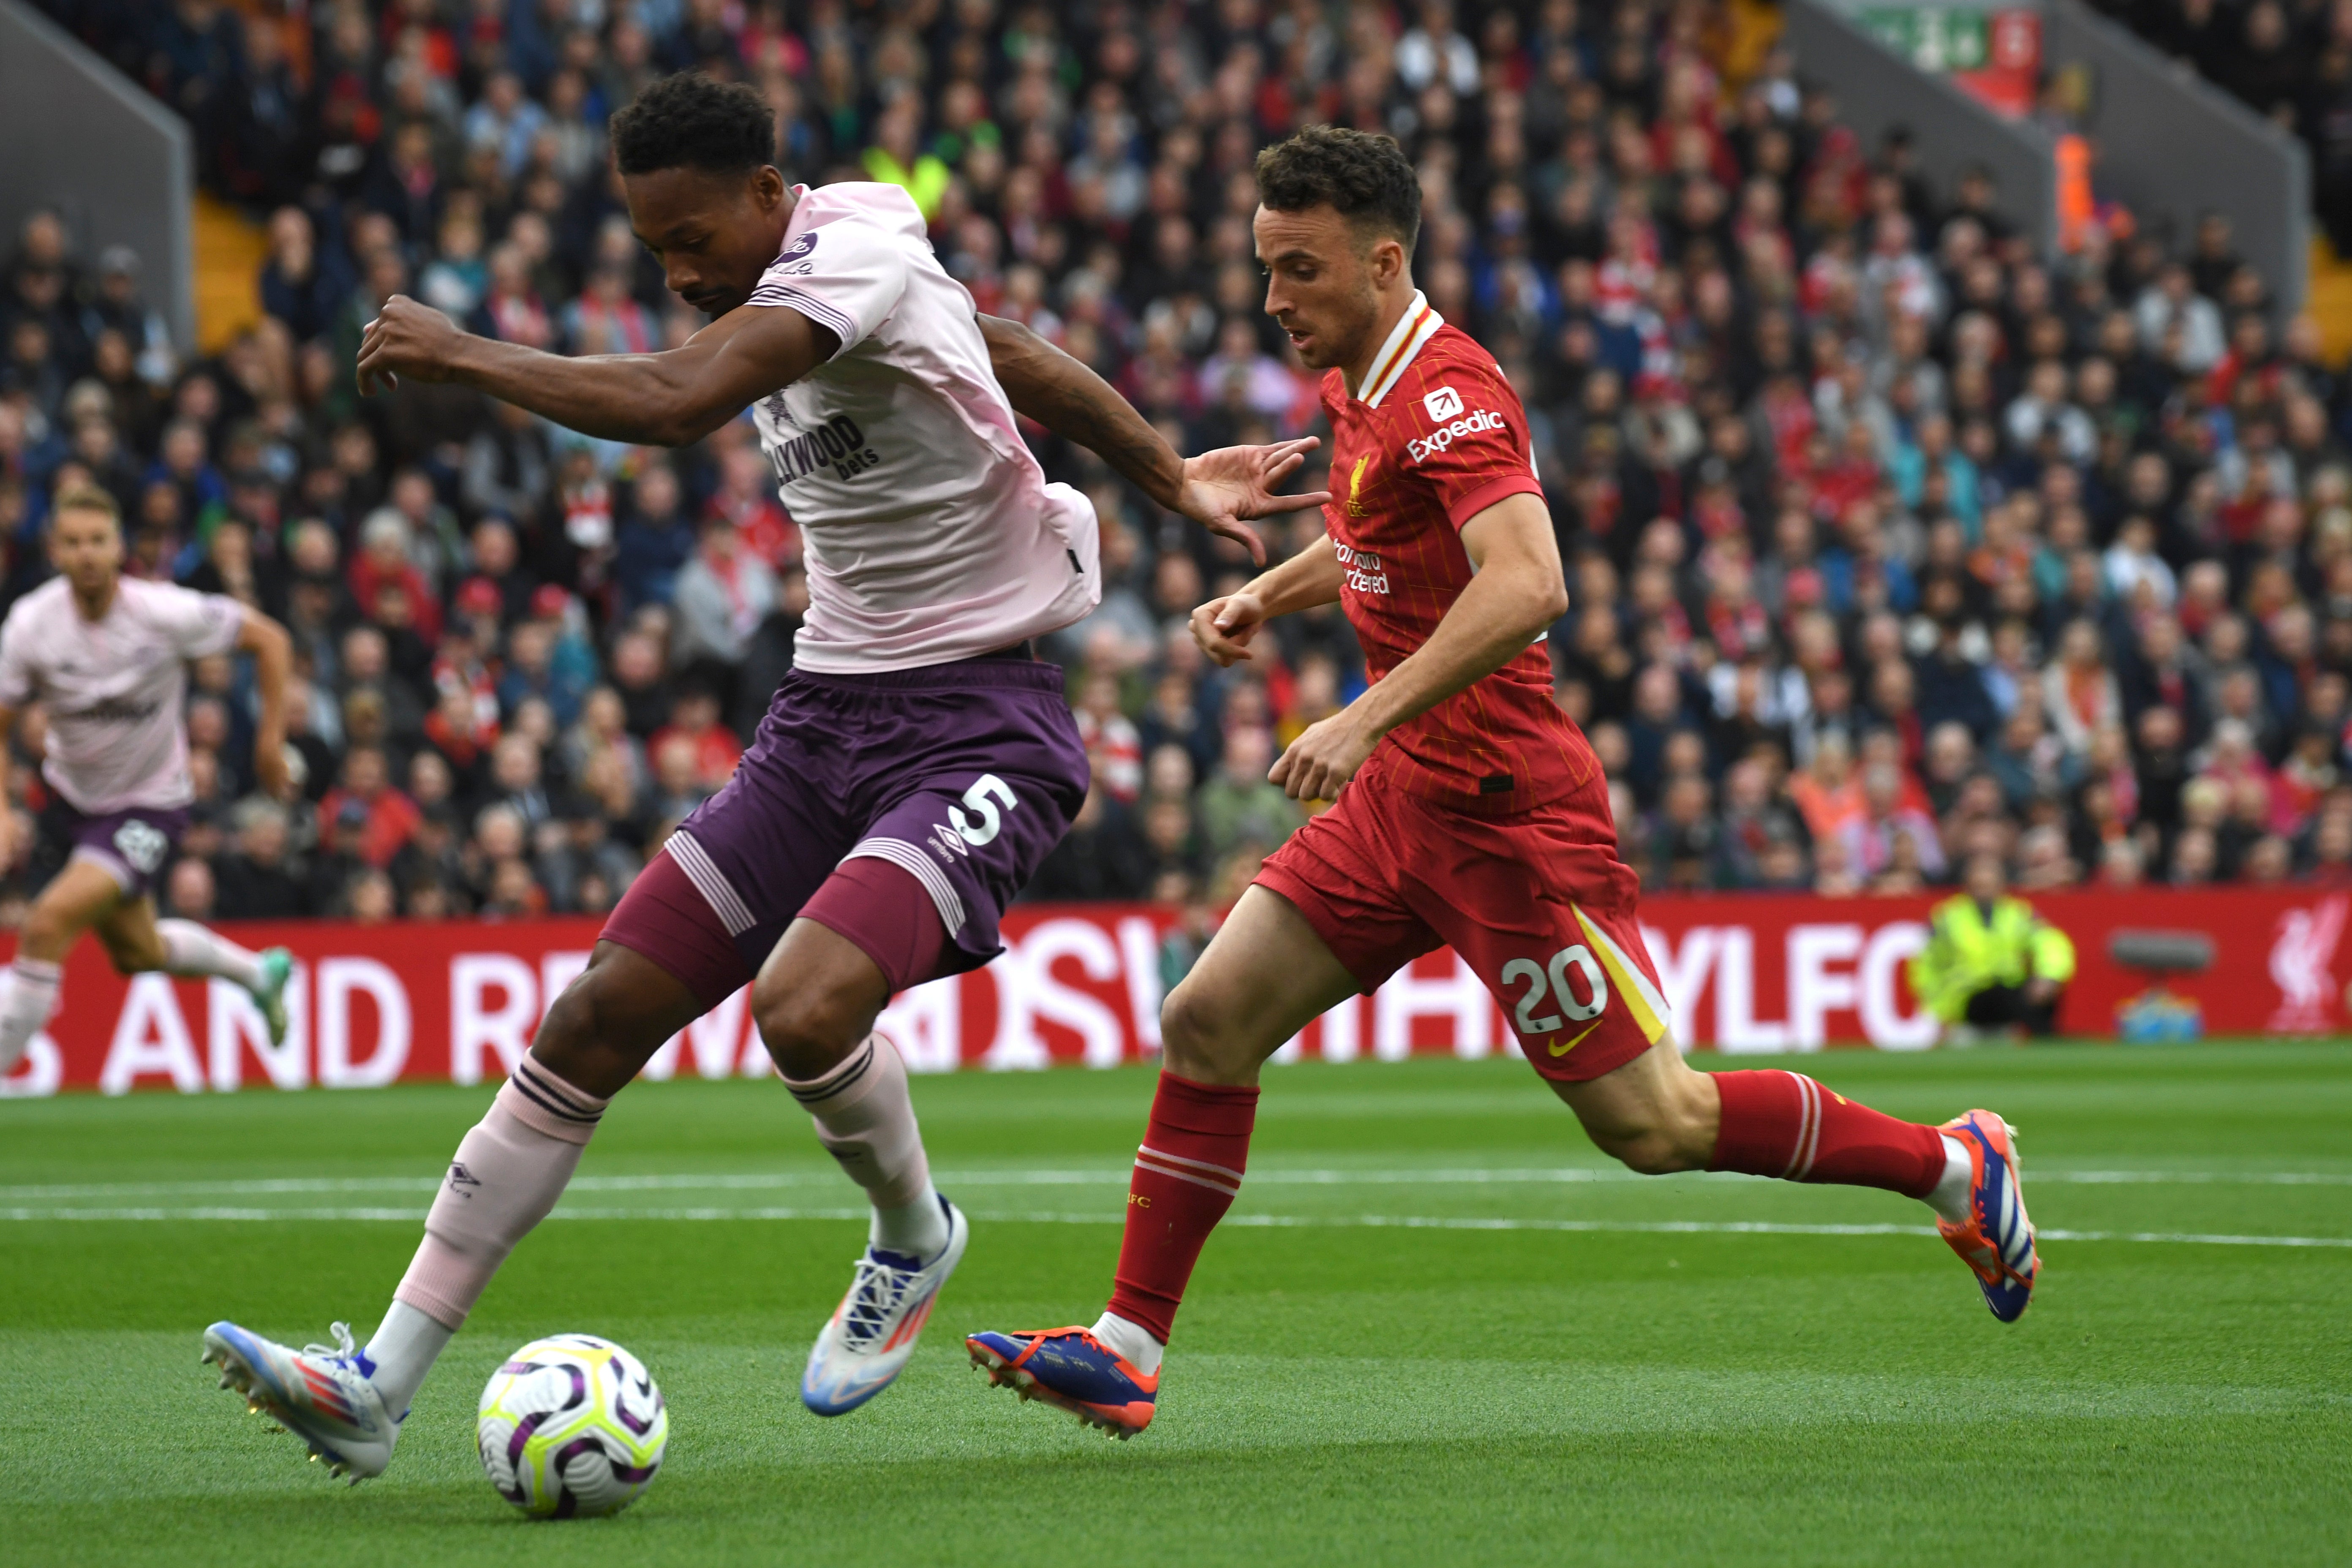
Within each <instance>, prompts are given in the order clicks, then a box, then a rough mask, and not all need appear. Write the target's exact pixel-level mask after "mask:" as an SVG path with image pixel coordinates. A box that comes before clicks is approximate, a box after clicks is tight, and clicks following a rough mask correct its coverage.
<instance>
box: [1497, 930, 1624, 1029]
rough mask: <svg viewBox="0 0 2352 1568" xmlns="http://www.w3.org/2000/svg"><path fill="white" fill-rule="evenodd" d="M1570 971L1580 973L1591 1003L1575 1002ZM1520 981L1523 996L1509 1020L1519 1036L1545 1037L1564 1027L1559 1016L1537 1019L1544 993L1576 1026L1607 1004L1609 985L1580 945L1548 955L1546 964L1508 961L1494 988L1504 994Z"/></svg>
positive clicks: (1593, 959) (1527, 959)
mask: <svg viewBox="0 0 2352 1568" xmlns="http://www.w3.org/2000/svg"><path fill="white" fill-rule="evenodd" d="M1570 969H1580V970H1582V971H1583V972H1584V980H1585V988H1586V989H1587V990H1589V991H1591V993H1592V1000H1591V1001H1590V1002H1579V1001H1578V1000H1577V999H1576V994H1575V993H1574V992H1573V991H1570V989H1569V987H1568V973H1569V971H1570ZM1521 980H1525V981H1526V982H1528V991H1527V994H1526V995H1524V996H1522V997H1520V998H1519V1000H1518V1003H1517V1005H1516V1006H1514V1007H1513V1008H1512V1009H1511V1019H1512V1021H1513V1022H1514V1023H1516V1024H1517V1025H1518V1026H1519V1033H1520V1034H1522V1035H1549V1034H1550V1033H1551V1032H1552V1031H1553V1030H1555V1029H1562V1028H1566V1027H1567V1023H1566V1022H1565V1021H1564V1020H1562V1019H1561V1017H1560V1016H1559V1013H1546V1014H1544V1015H1543V1016H1540V1017H1538V1016H1537V1015H1536V1009H1537V1008H1538V1007H1540V1006H1542V1005H1544V1002H1545V1000H1546V999H1547V993H1549V996H1550V997H1552V998H1556V999H1557V1002H1558V1005H1559V1010H1560V1013H1565V1014H1567V1015H1568V1016H1569V1017H1570V1018H1571V1019H1574V1020H1575V1021H1577V1022H1578V1023H1581V1022H1583V1021H1584V1020H1585V1019H1587V1018H1597V1017H1599V1016H1601V1009H1602V1008H1604V1007H1606V1006H1608V1005H1609V982H1608V980H1607V979H1606V978H1605V977H1603V976H1602V974H1601V964H1600V963H1599V961H1598V960H1596V959H1595V958H1594V957H1593V956H1592V952H1591V949H1590V948H1587V947H1586V946H1585V945H1584V944H1583V943H1582V942H1578V943H1577V944H1576V945H1575V946H1573V947H1563V948H1561V949H1560V950H1559V952H1555V953H1553V954H1552V955H1551V962H1550V963H1548V964H1538V963H1536V961H1535V960H1534V959H1532V958H1515V959H1513V960H1511V962H1510V963H1507V964H1505V965H1503V975H1502V980H1501V982H1500V984H1498V985H1497V987H1496V989H1498V990H1501V991H1504V992H1508V991H1509V990H1510V988H1511V987H1512V986H1513V985H1514V984H1517V983H1518V982H1519V981H1521Z"/></svg>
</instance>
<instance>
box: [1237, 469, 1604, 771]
mask: <svg viewBox="0 0 2352 1568" xmlns="http://www.w3.org/2000/svg"><path fill="white" fill-rule="evenodd" d="M1462 542H1463V546H1464V548H1465V549H1466V550H1467V551H1468V552H1469V553H1470V559H1471V560H1472V562H1473V563H1475V564H1476V565H1477V567H1478V573H1477V575H1475V576H1474V577H1473V578H1471V579H1470V582H1469V584H1468V585H1467V586H1465V588H1464V589H1463V590H1462V592H1461V594H1460V595H1457V596H1456V597H1455V599H1454V604H1453V605H1452V607H1451V608H1449V609H1448V610H1447V611H1446V612H1445V616H1444V619H1442V620H1440V621H1439V622H1438V623H1437V629H1436V630H1435V631H1434V632H1433V633H1431V634H1430V637H1429V640H1428V641H1427V642H1425V643H1423V645H1422V646H1421V647H1418V648H1416V649H1415V650H1413V652H1412V655H1411V656H1410V657H1408V658H1405V659H1403V660H1402V662H1400V663H1399V664H1398V665H1397V666H1396V667H1395V668H1393V669H1391V670H1390V671H1389V672H1388V674H1387V675H1385V676H1383V677H1381V679H1379V680H1377V681H1374V682H1373V683H1372V685H1371V686H1370V688H1369V689H1367V690H1366V691H1365V692H1364V694H1363V695H1362V696H1361V697H1359V698H1357V699H1356V700H1355V701H1353V702H1351V703H1349V705H1348V706H1347V707H1346V708H1344V709H1342V710H1339V712H1337V713H1335V714H1333V715H1332V716H1331V717H1330V718H1328V719H1325V720H1323V721H1320V722H1318V723H1315V724H1311V725H1309V726H1308V727H1307V731H1306V732H1305V733H1303V734H1301V735H1300V736H1299V737H1298V739H1297V740H1296V741H1293V742H1291V743H1290V747H1289V749H1288V750H1286V751H1285V752H1283V753H1282V755H1281V756H1280V757H1279V758H1277V759H1276V762H1275V764H1274V766H1273V768H1272V769H1271V770H1269V772H1268V773H1267V774H1266V776H1267V777H1268V778H1270V779H1272V780H1273V781H1274V782H1275V783H1276V784H1280V785H1282V787H1283V789H1284V790H1285V791H1286V793H1287V794H1289V795H1291V796H1292V797H1293V798H1294V799H1297V800H1328V799H1331V798H1333V797H1334V796H1336V795H1338V794H1339V790H1340V787H1341V786H1342V785H1344V784H1346V783H1347V782H1348V781H1349V779H1350V778H1353V777H1354V776H1355V773H1356V770H1357V769H1358V768H1360V767H1361V766H1363V764H1364V762H1365V759H1367V758H1368V757H1370V755H1371V753H1372V748H1373V747H1375V746H1377V745H1379V744H1380V742H1381V737H1382V736H1384V735H1386V734H1387V733H1388V732H1389V731H1391V730H1393V729H1395V728H1396V727H1397V726H1398V725H1400V724H1402V723H1403V722H1404V721H1407V720H1408V719H1412V718H1415V717H1417V716H1418V715H1420V714H1423V713H1425V712H1427V711H1428V710H1430V709H1432V708H1434V707H1436V706H1437V705H1438V704H1439V703H1440V702H1443V701H1444V700H1446V699H1447V698H1449V697H1451V696H1453V695H1454V693H1455V692H1457V691H1460V690H1462V689H1465V688H1466V687H1468V686H1470V685H1471V684H1472V683H1473V682H1475V681H1477V680H1479V679H1483V678H1485V677H1486V676H1489V675H1492V674H1494V673H1495V671H1496V670H1498V669H1500V668H1503V666H1504V665H1506V664H1508V663H1509V662H1510V661H1511V660H1512V659H1514V658H1517V657H1518V656H1519V655H1520V654H1521V653H1523V652H1525V651H1526V650H1527V647H1528V644H1530V643H1532V642H1533V641H1534V640H1535V638H1536V635H1537V634H1538V633H1539V632H1541V631H1542V630H1543V629H1544V628H1545V627H1547V626H1550V625H1551V623H1552V622H1554V621H1556V620H1558V619H1559V617H1560V616H1562V615H1564V614H1566V613H1567V610H1568V586H1567V584H1566V582H1565V580H1564V579H1563V577H1562V575H1561V573H1560V566H1559V544H1558V542H1556V541H1555V540H1554V539H1553V537H1552V531H1551V515H1550V513H1549V512H1548V511H1546V510H1545V509H1544V505H1543V502H1542V501H1540V500H1537V499H1536V498H1535V497H1533V496H1530V495H1516V496H1510V497H1507V498H1506V499H1505V500H1501V501H1498V502H1496V504H1495V505H1493V506H1491V507H1488V508H1487V509H1486V510H1484V511H1482V512H1480V513H1479V514H1478V515H1477V516H1475V517H1474V518H1472V519H1471V520H1470V521H1469V522H1467V523H1466V524H1465V525H1464V526H1463V530H1462ZM1269 575H1270V574H1269Z"/></svg>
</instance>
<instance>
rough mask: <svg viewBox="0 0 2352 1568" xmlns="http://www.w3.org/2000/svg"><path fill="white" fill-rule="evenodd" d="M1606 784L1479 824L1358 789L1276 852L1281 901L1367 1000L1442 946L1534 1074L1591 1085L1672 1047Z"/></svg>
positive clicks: (1374, 774) (1366, 777)
mask: <svg viewBox="0 0 2352 1568" xmlns="http://www.w3.org/2000/svg"><path fill="white" fill-rule="evenodd" d="M1609 822H1610V816H1609V796H1608V787H1607V785H1606V784H1605V783H1604V782H1603V781H1602V779H1601V774H1600V773H1594V774H1593V776H1592V777H1591V779H1589V780H1588V781H1586V782H1585V783H1584V784H1582V785H1580V786H1579V787H1578V789H1577V790H1576V792H1575V793H1574V794H1572V795H1568V796H1567V797H1565V798H1564V799H1561V800H1558V801H1555V802H1553V803H1551V804H1550V805H1539V806H1537V807H1535V808H1534V809H1532V810H1529V811H1524V812H1519V813H1517V814H1515V815H1513V816H1496V817H1475V816H1464V815H1462V814H1460V813H1458V812H1454V811H1449V810H1447V809H1446V808H1444V806H1442V805H1435V804H1433V803H1432V802H1429V801H1426V800H1423V799H1420V798H1418V797H1416V796H1413V795H1407V794H1405V793H1404V792H1403V791H1402V790H1401V789H1398V788H1396V787H1394V786H1393V785H1392V784H1389V783H1388V782H1387V780H1386V776H1385V770H1368V772H1367V773H1359V774H1358V775H1357V776H1356V778H1355V779H1354V780H1353V781H1352V782H1350V783H1349V785H1348V787H1347V788H1345V789H1343V790H1341V791H1340V792H1339V804H1338V805H1334V806H1333V807H1332V808H1331V809H1330V810H1328V811H1327V812H1325V813H1323V815H1322V816H1318V817H1316V818H1315V819H1314V820H1312V821H1311V822H1309V823H1307V826H1304V827H1302V828H1300V829H1299V830H1298V831H1297V833H1294V834H1292V835H1291V836H1290V839H1289V841H1288V842H1287V843H1286V844H1285V845H1283V847H1281V848H1279V849H1277V850H1276V851H1275V852H1274V854H1273V855H1272V856H1271V857H1269V858H1267V860H1266V862H1265V868H1264V869H1263V870H1261V871H1260V872H1259V873H1258V876H1257V880H1258V882H1259V883H1261V884H1262V885H1264V886H1265V888H1266V889H1269V890H1271V891H1273V892H1276V893H1278V894H1280V895H1281V896H1282V897H1283V898H1284V899H1286V900H1288V901H1289V902H1290V903H1291V904H1293V905H1295V906H1296V907H1297V910H1298V912H1299V913H1300V914H1302V915H1304V916H1306V917H1307V924H1308V925H1309V926H1311V927H1313V928H1314V931H1315V934H1316V935H1317V936H1318V937H1320V938H1321V939H1322V940H1323V943H1324V945H1325V946H1327V947H1328V948H1329V949H1330V950H1331V952H1333V953H1334V954H1335V955H1337V956H1338V958H1339V962H1340V963H1343V964H1345V965H1346V966H1347V968H1348V971H1349V973H1351V974H1353V975H1354V976H1355V977H1356V984H1358V985H1360V987H1362V988H1363V990H1364V991H1365V992H1366V993H1367V994H1370V992H1372V991H1374V990H1377V989H1378V988H1379V986H1380V984H1381V982H1382V981H1384V980H1386V979H1387V978H1388V977H1389V976H1390V975H1391V974H1393V973H1396V972H1397V971H1398V970H1399V969H1401V968H1402V967H1403V966H1404V965H1405V964H1407V963H1411V962H1412V960H1414V959H1416V958H1418V957H1420V956H1421V955H1422V954H1423V953H1424V952H1432V951H1433V950H1435V949H1436V948H1438V947H1440V946H1450V947H1452V948H1453V949H1454V952H1456V953H1458V954H1460V955H1461V956H1462V957H1463V958H1464V959H1465V960H1466V961H1467V962H1468V963H1469V965H1470V967H1471V969H1472V971H1473V972H1475V973H1476V974H1477V975H1478V977H1479V978H1480V979H1482V980H1484V981H1485V982H1486V988H1487V989H1488V990H1490V991H1492V992H1493V993H1494V994H1495V998H1496V1001H1497V1002H1499V1003H1501V1004H1502V1008H1503V1016H1504V1017H1505V1018H1506V1019H1507V1020H1508V1022H1509V1024H1510V1026H1511V1028H1513V1029H1514V1030H1515V1031H1517V1035H1518V1038H1519V1049H1520V1050H1521V1051H1522V1052H1524V1053H1525V1054H1526V1056H1527V1058H1528V1062H1529V1063H1530V1064H1532V1065H1533V1066H1534V1068H1535V1069H1536V1071H1537V1072H1538V1073H1540V1074H1542V1075H1543V1076H1544V1077H1545V1078H1548V1079H1559V1080H1560V1081H1562V1082H1566V1083H1584V1082H1587V1081H1590V1080H1591V1079H1596V1078H1599V1077H1600V1076H1601V1074H1603V1073H1606V1072H1611V1071H1613V1070H1615V1069H1616V1068H1621V1067H1623V1066H1624V1065H1625V1064H1626V1063H1627V1062H1630V1061H1632V1060H1633V1058H1635V1057H1638V1056H1640V1055H1641V1054H1642V1053H1643V1051H1646V1050H1648V1049H1649V1048H1650V1047H1651V1046H1653V1045H1654V1044H1655V1043H1656V1042H1657V1041H1658V1040H1659V1039H1660V1038H1661V1037H1664V1034H1665V1032H1666V1004H1665V998H1664V994H1663V993H1662V992H1661V991H1660V989H1659V986H1658V975H1657V971H1656V969H1655V968H1654V966H1653V965H1652V963H1650V950H1649V948H1648V946H1647V944H1645V943H1644V942H1643V941H1642V932H1641V927H1640V925H1639V923H1638V922H1637V921H1636V920H1635V917H1634V899H1635V894H1636V891H1637V889H1639V887H1640V885H1641V879H1639V878H1638V877H1636V876H1635V875H1634V874H1633V870H1632V869H1631V868H1628V867H1627V866H1626V865H1625V863H1624V862H1623V861H1622V860H1620V859H1619V858H1617V846H1616V842H1615V834H1614V832H1613V831H1612V829H1611V827H1610V826H1609Z"/></svg>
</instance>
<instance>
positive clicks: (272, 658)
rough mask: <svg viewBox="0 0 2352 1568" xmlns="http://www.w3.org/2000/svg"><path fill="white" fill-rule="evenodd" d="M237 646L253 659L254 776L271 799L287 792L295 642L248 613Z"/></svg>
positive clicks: (283, 631)
mask: <svg viewBox="0 0 2352 1568" xmlns="http://www.w3.org/2000/svg"><path fill="white" fill-rule="evenodd" d="M236 646H237V647H239V648H240V649H242V650H244V651H245V652H247V653H250V654H251V655H253V684H254V687H255V689H257V691H258V692H259V693H260V695H261V712H260V714H259V716H258V718H257V720H256V721H255V723H254V726H253V775H254V778H255V780H256V781H257V782H258V783H259V784H260V785H261V787H262V788H263V789H264V790H265V791H266V792H268V794H270V795H284V794H285V793H286V789H287V765H286V678H287V677H288V676H289V675H290V674H292V673H293V669H294V639H293V638H292V637H289V636H287V635H286V628H285V627H284V626H279V625H278V623H277V622H276V621H273V620H271V619H270V618H269V617H268V616H265V615H263V614H262V613H261V612H259V611H258V610H247V611H246V612H245V625H244V626H240V627H238V628H237V634H236Z"/></svg>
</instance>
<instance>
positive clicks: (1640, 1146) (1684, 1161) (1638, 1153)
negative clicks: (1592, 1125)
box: [1592, 1127, 1696, 1176]
mask: <svg viewBox="0 0 2352 1568" xmlns="http://www.w3.org/2000/svg"><path fill="white" fill-rule="evenodd" d="M1592 1141H1593V1142H1595V1143H1597V1144H1599V1145H1600V1146H1601V1152H1602V1153H1604V1154H1607V1155H1608V1156H1609V1157H1610V1158H1612V1159H1613V1160H1615V1161H1616V1162H1617V1163H1620V1164H1622V1165H1623V1166H1624V1167H1625V1168H1626V1169H1627V1170H1629V1171H1633V1172H1634V1173H1637V1174H1640V1175H1644V1176H1665V1175H1672V1174H1673V1173H1675V1172H1676V1171H1689V1170H1695V1169H1696V1162H1694V1161H1693V1160H1691V1158H1690V1157H1689V1154H1688V1152H1686V1151H1685V1148H1684V1147H1683V1143H1682V1141H1681V1140H1680V1139H1678V1138H1677V1137H1675V1134H1674V1133H1673V1132H1671V1131H1668V1130H1666V1129H1665V1128H1663V1127H1645V1128H1643V1129H1641V1130H1640V1131H1612V1132H1608V1133H1601V1132H1596V1133H1594V1134H1593V1135H1592Z"/></svg>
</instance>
